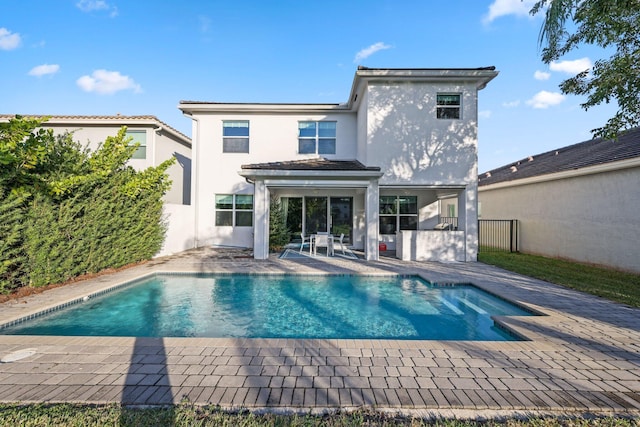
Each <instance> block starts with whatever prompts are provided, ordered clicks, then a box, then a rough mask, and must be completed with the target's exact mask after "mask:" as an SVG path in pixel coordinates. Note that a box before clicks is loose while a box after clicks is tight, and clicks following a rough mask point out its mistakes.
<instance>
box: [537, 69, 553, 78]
mask: <svg viewBox="0 0 640 427" xmlns="http://www.w3.org/2000/svg"><path fill="white" fill-rule="evenodd" d="M550 77H551V73H547V72H545V71H538V70H536V72H535V73H533V78H534V79H536V80H549V78H550Z"/></svg>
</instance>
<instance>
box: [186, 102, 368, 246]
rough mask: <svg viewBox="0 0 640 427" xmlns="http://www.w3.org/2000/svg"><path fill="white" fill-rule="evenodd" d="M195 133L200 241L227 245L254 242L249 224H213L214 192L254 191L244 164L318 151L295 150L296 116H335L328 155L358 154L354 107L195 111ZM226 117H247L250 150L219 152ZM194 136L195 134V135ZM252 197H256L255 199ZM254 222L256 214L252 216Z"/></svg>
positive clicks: (321, 118) (345, 156) (300, 118)
mask: <svg viewBox="0 0 640 427" xmlns="http://www.w3.org/2000/svg"><path fill="white" fill-rule="evenodd" d="M194 117H195V118H196V121H194V131H193V135H194V136H195V135H198V141H199V146H198V147H197V148H196V152H197V154H195V153H194V158H195V156H198V157H197V165H196V166H195V167H196V168H197V169H198V170H197V171H194V173H195V174H197V178H194V179H198V180H199V182H198V185H197V187H196V188H195V191H194V193H195V194H196V196H195V197H198V206H197V220H196V224H197V225H196V227H197V229H198V241H197V245H198V246H205V245H229V246H241V247H253V229H252V227H216V226H215V195H216V194H254V186H253V184H251V183H248V182H246V181H245V179H244V178H242V177H241V176H240V175H238V172H239V171H240V170H241V166H242V165H244V164H253V163H266V162H279V161H286V160H303V159H308V158H317V157H319V156H318V155H316V154H313V155H311V154H298V122H299V121H336V122H337V128H336V154H335V155H322V156H321V157H326V158H328V159H355V158H356V115H355V113H335V114H333V113H330V114H311V113H309V114H294V113H291V114H287V113H279V114H273V113H272V114H267V113H265V114H252V113H234V114H230V113H229V114H195V115H194ZM224 120H249V153H223V152H222V123H223V121H224ZM194 140H195V137H194ZM254 203H255V200H254ZM254 223H255V220H254Z"/></svg>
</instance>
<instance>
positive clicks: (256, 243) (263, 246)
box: [253, 179, 269, 259]
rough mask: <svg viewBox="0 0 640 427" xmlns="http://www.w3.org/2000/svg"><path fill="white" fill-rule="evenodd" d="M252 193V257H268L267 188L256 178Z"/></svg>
mask: <svg viewBox="0 0 640 427" xmlns="http://www.w3.org/2000/svg"><path fill="white" fill-rule="evenodd" d="M253 191H254V194H253V216H254V221H255V222H254V224H253V258H254V259H267V258H269V189H268V188H267V186H266V185H265V183H264V180H262V179H260V180H258V179H256V181H255V182H254V189H253Z"/></svg>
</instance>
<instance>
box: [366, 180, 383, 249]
mask: <svg viewBox="0 0 640 427" xmlns="http://www.w3.org/2000/svg"><path fill="white" fill-rule="evenodd" d="M364 210H365V221H366V226H365V227H366V233H365V242H364V256H365V258H366V259H367V261H377V260H378V258H379V255H380V254H379V253H378V232H379V229H378V228H379V227H378V216H379V213H380V187H379V186H378V180H377V179H372V180H370V181H369V184H368V185H367V193H366V195H365V201H364Z"/></svg>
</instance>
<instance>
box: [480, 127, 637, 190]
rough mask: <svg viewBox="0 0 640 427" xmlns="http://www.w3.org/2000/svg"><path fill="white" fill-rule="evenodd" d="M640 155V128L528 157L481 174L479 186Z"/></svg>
mask: <svg viewBox="0 0 640 427" xmlns="http://www.w3.org/2000/svg"><path fill="white" fill-rule="evenodd" d="M635 157H640V127H638V128H633V129H630V130H628V131H626V132H624V133H621V134H620V135H619V136H618V138H617V139H616V140H603V139H600V138H597V139H591V140H589V141H584V142H580V143H578V144H574V145H570V146H568V147H563V148H558V149H557V150H551V151H548V152H546V153H542V154H537V155H535V156H529V157H528V158H526V159H522V160H520V161H517V162H515V163H510V164H508V165H505V166H502V167H499V168H497V169H493V170H490V171H489V172H485V173H483V174H481V175H479V176H478V184H479V185H480V186H484V185H491V184H497V183H499V182H506V181H515V180H518V179H524V178H531V177H535V176H540V175H547V174H552V173H557V172H564V171H569V170H575V169H580V168H584V167H587V166H596V165H600V164H604V163H611V162H617V161H620V160H626V159H633V158H635Z"/></svg>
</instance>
